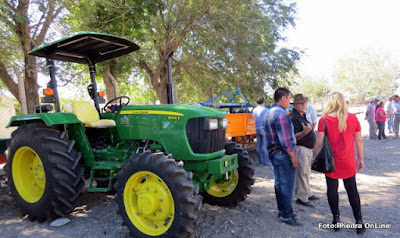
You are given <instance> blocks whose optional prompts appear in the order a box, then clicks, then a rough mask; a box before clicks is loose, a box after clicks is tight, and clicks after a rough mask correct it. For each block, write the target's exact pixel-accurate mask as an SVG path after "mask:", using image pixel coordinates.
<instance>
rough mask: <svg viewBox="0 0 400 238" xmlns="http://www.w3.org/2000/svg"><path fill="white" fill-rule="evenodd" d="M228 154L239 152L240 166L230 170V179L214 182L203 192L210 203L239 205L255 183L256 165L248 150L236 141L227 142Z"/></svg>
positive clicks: (205, 200) (230, 205)
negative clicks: (254, 165)
mask: <svg viewBox="0 0 400 238" xmlns="http://www.w3.org/2000/svg"><path fill="white" fill-rule="evenodd" d="M225 150H226V154H227V155H232V154H238V163H239V168H237V169H235V170H233V171H231V172H229V179H228V180H225V181H224V182H221V183H216V182H213V183H211V187H210V189H209V190H207V191H206V192H203V193H202V195H203V198H204V202H206V203H208V204H210V205H218V206H225V207H234V206H237V205H238V204H239V203H240V202H242V201H244V200H246V197H247V194H250V192H251V186H252V185H253V184H254V178H253V176H254V167H253V161H252V160H251V159H250V157H249V154H248V152H247V150H243V149H242V148H241V147H240V146H238V145H236V144H235V143H234V142H226V143H225Z"/></svg>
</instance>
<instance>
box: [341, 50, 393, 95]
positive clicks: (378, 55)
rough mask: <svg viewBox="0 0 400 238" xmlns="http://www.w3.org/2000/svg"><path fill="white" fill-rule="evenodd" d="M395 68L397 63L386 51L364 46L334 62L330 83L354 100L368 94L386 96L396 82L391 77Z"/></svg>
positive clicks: (389, 93)
mask: <svg viewBox="0 0 400 238" xmlns="http://www.w3.org/2000/svg"><path fill="white" fill-rule="evenodd" d="M397 69H398V63H397V62H396V61H395V59H394V58H393V57H392V56H391V55H390V54H389V53H386V52H382V51H377V50H373V49H364V50H360V51H358V52H357V53H356V54H355V55H354V56H352V57H348V58H343V59H341V60H340V61H339V62H338V64H337V67H336V70H335V72H334V83H335V85H336V86H337V87H338V88H339V89H341V90H342V91H344V92H347V93H348V94H349V95H352V98H353V99H356V100H357V101H358V102H363V101H364V100H365V98H367V97H369V96H375V97H377V96H379V97H383V96H384V97H386V96H389V95H391V94H393V93H394V92H395V91H396V89H397V88H398V86H399V85H398V82H396V77H395V75H396V70H397Z"/></svg>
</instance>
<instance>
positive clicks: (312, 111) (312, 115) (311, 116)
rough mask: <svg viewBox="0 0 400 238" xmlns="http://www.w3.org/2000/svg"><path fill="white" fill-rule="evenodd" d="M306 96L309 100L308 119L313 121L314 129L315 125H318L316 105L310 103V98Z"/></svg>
mask: <svg viewBox="0 0 400 238" xmlns="http://www.w3.org/2000/svg"><path fill="white" fill-rule="evenodd" d="M304 98H305V99H306V100H307V109H306V119H307V121H308V122H310V123H311V126H312V129H313V130H315V126H316V125H317V112H316V111H315V109H314V107H313V106H311V105H310V103H309V101H308V98H307V97H304Z"/></svg>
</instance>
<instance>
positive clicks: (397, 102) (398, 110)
mask: <svg viewBox="0 0 400 238" xmlns="http://www.w3.org/2000/svg"><path fill="white" fill-rule="evenodd" d="M392 103H393V107H394V120H393V127H394V138H393V139H397V138H398V137H399V124H400V97H399V95H393V102H392Z"/></svg>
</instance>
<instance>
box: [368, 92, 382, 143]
mask: <svg viewBox="0 0 400 238" xmlns="http://www.w3.org/2000/svg"><path fill="white" fill-rule="evenodd" d="M368 101H369V104H368V107H367V111H366V112H365V120H367V121H368V124H369V138H370V139H376V138H377V136H376V131H377V129H378V126H377V125H376V121H375V109H376V101H375V98H372V97H371V98H369V99H368ZM378 101H379V100H378Z"/></svg>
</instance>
